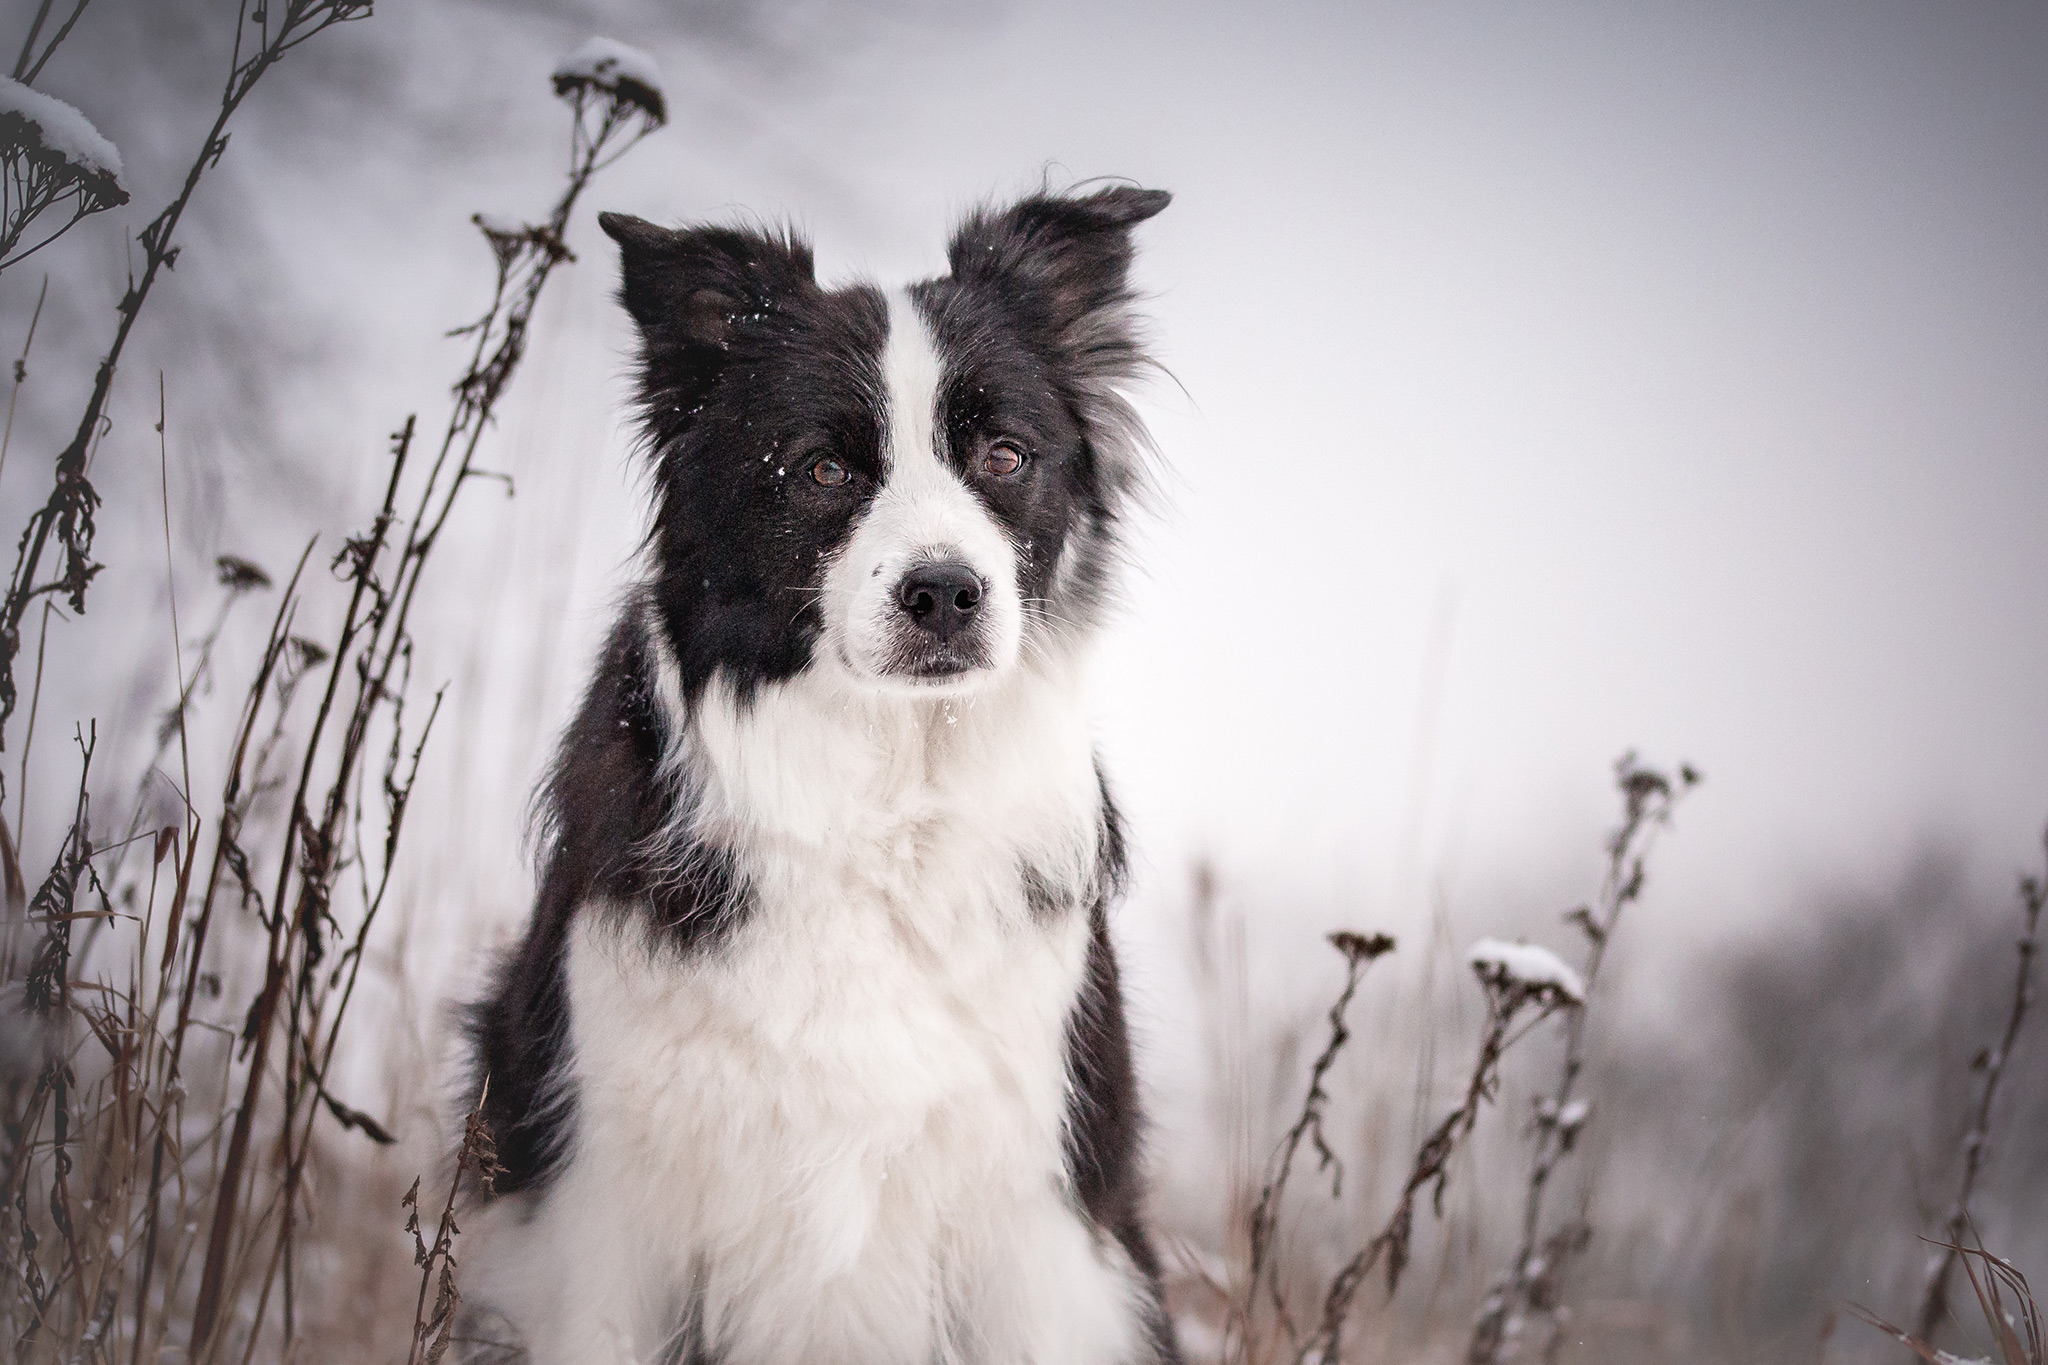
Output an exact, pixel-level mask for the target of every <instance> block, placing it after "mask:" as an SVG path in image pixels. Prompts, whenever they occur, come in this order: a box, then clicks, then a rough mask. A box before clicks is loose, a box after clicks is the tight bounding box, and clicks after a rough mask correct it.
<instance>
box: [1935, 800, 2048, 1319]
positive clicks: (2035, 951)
mask: <svg viewBox="0 0 2048 1365" xmlns="http://www.w3.org/2000/svg"><path fill="white" fill-rule="evenodd" d="M2041 842H2042V848H2043V851H2044V853H2048V832H2044V833H2043V835H2042V840H2041ZM2044 902H2048V870H2044V873H2043V875H2042V876H2039V877H2035V876H2025V877H2022V878H2020V924H2021V928H2020V937H2019V942H2018V944H2017V946H2016V949H2015V953H2016V957H2017V961H2016V962H2015V963H2014V967H2013V984H2012V1005H2011V1007H2010V1008H2009V1009H2008V1010H2007V1011H2006V1016H2005V1028H2004V1030H2003V1031H2002V1032H2001V1033H2000V1034H1999V1036H1998V1040H1997V1041H1996V1042H1995V1043H1994V1044H1993V1045H1992V1046H1990V1047H1988V1048H1986V1049H1984V1050H1983V1051H1982V1052H1979V1053H1978V1054H1977V1056H1976V1058H1975V1059H1974V1061H1972V1063H1971V1070H1973V1071H1975V1072H1976V1073H1977V1075H1978V1082H1977V1102H1976V1104H1975V1105H1974V1106H1973V1107H1972V1109H1971V1112H1970V1124H1969V1128H1968V1129H1967V1130H1966V1131H1965V1132H1964V1134H1963V1174H1962V1179H1961V1181H1960V1182H1959V1183H1958V1185H1957V1187H1956V1197H1955V1200H1954V1201H1953V1202H1952V1203H1951V1204H1950V1205H1949V1210H1948V1216H1947V1217H1946V1218H1944V1219H1943V1220H1942V1228H1941V1230H1942V1236H1941V1238H1940V1242H1939V1244H1940V1246H1941V1248H1942V1251H1941V1254H1940V1255H1939V1256H1938V1257H1936V1258H1935V1260H1934V1263H1933V1264H1932V1265H1931V1266H1930V1267H1929V1268H1928V1274H1927V1287H1926V1290H1925V1291H1924V1293H1923V1295H1922V1297H1921V1300H1920V1315H1919V1332H1918V1333H1917V1335H1918V1336H1919V1337H1920V1338H1921V1339H1922V1340H1926V1341H1932V1340H1933V1339H1934V1333H1935V1331H1936V1329H1938V1328H1939V1327H1940V1326H1941V1320H1942V1319H1943V1318H1944V1317H1946V1316H1947V1314H1948V1306H1949V1305H1948V1295H1949V1284H1950V1282H1951V1280H1952V1279H1953V1278H1954V1275H1955V1270H1956V1265H1957V1263H1958V1261H1959V1260H1960V1259H1961V1258H1962V1257H1963V1255H1964V1253H1963V1250H1962V1245H1963V1239H1964V1236H1965V1235H1966V1234H1967V1233H1968V1232H1969V1230H1970V1224H1971V1219H1970V1200H1971V1199H1972V1197H1973V1196H1975V1194H1976V1192H1977V1180H1978V1177H1980V1176H1981V1175H1982V1174H1983V1172H1984V1163H1985V1161H1986V1160H1987V1158H1988V1156H1989V1153H1990V1150H1991V1118H1992V1113H1993V1110H1994V1107H1995V1106H1996V1104H1997V1103H1998V1090H1999V1083H2000V1082H2001V1081H2002V1080H2004V1079H2005V1068H2006V1064H2007V1063H2008V1062H2009V1061H2010V1060H2011V1058H2012V1050H2013V1046H2014V1044H2016V1043H2018V1041H2019V1036H2020V1029H2021V1027H2022V1026H2023V1025H2024V1024H2025V1023H2026V1021H2027V1010H2028V1007H2029V1006H2030V1005H2031V1004H2032V1003H2033V995H2034V959H2035V957H2036V956H2037V955H2039V953H2040V951H2041V946H2040V945H2041V937H2040V934H2041V909H2042V905H2043V903H2044ZM1973 1278H1974V1277H1973Z"/></svg>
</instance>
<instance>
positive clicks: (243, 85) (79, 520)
mask: <svg viewBox="0 0 2048 1365" xmlns="http://www.w3.org/2000/svg"><path fill="white" fill-rule="evenodd" d="M269 3H270V5H272V6H275V7H276V8H277V10H278V13H277V15H276V22H275V23H274V24H273V23H272V21H271V17H270V15H269V13H268V10H266V9H265V8H264V7H263V6H262V5H259V6H258V7H257V10H256V12H255V15H254V16H253V17H252V16H250V15H248V14H244V15H243V16H242V18H241V19H239V20H238V21H237V26H236V31H235V55H234V60H233V62H232V64H231V66H230V68H229V72H228V78H227V81H226V83H225V85H224V86H223V87H222V90H221V101H220V109H219V112H218V113H217V114H216V116H215V118H214V121H213V126H212V127H211V128H210V129H209V130H208V132H207V134H206V137H205V138H204V140H202V141H201V143H200V145H199V151H198V154H197V155H195V156H194V157H193V159H192V164H191V166H190V167H189V168H188V169H187V170H186V173H185V180H184V183H183V185H182V186H181V187H180V189H179V191H178V193H177V194H176V196H174V197H173V198H172V200H171V202H170V203H169V204H168V205H166V206H165V207H164V209H163V211H162V212H160V213H159V214H157V216H156V217H155V218H153V219H151V220H150V222H149V224H148V226H146V227H144V228H143V230H142V233H141V235H140V237H139V239H138V240H139V241H140V242H141V245H142V251H143V267H142V275H141V277H140V278H139V279H134V278H131V279H130V281H129V284H128V288H127V290H126V291H125V292H124V293H123V294H122V296H121V299H120V302H119V303H118V304H116V305H115V312H116V314H117V315H118V317H119V323H118V325H117V326H116V327H115V329H114V340H113V344H112V345H110V346H109V347H108V348H107V353H106V354H105V355H104V356H103V357H101V359H100V363H99V368H98V369H97V370H96V371H95V373H94V375H93V385H92V392H91V395H90V396H89V397H88V398H87V400H86V404H85V410H84V411H83V412H82V413H81V414H80V416H79V420H78V428H77V431H76V432H75V433H74V434H73V436H72V438H71V442H70V444H69V445H67V446H65V447H64V449H63V450H62V451H60V452H59V453H58V455H57V460H56V470H55V473H56V478H55V483H54V486H53V487H52V488H51V491H50V497H49V500H48V501H47V502H46V503H44V505H43V506H41V507H39V508H37V509H36V511H35V512H34V513H33V514H31V516H30V517H29V523H28V527H27V529H26V530H24V531H23V532H22V538H21V548H20V550H19V552H18V554H17V556H16V560H15V566H14V573H13V576H12V578H11V579H10V581H9V583H8V587H7V592H6V595H5V597H4V599H0V748H4V747H5V744H6V725H7V721H8V720H9V718H11V717H12V716H13V714H14V706H15V685H14V664H15V660H16V657H17V656H18V655H19V653H20V651H21V620H22V617H23V615H24V614H25V613H26V612H27V611H28V608H29V606H30V604H31V603H33V602H34V601H35V599H36V598H38V597H42V596H45V595H47V594H52V593H61V594H62V595H63V596H64V598H65V599H66V600H67V601H68V602H69V603H70V604H71V609H72V610H73V611H75V612H83V611H84V610H85V592H86V588H87V587H88V585H90V583H91V582H92V579H93V576H94V575H95V574H96V573H98V571H99V567H100V566H99V565H98V564H96V563H94V562H93V559H92V541H93V533H94V514H95V511H96V509H97V508H98V506H99V501H100V499H99V494H98V493H97V492H96V491H95V490H94V489H93V486H92V484H91V483H90V482H88V481H87V478H86V471H87V466H88V463H89V459H90V455H91V452H92V448H93V446H94V444H95V443H96V442H97V440H98V438H99V436H100V433H101V431H102V429H103V427H102V424H103V423H104V421H105V418H106V410H107V399H108V397H109V395H110V394H111V393H112V391H113V384H114V374H115V371H116V370H117V369H118V368H119V366H120V363H121V354H122V352H123V351H124V350H125V349H126V348H127V345H128V338H129V336H130V335H131V334H132V332H133V331H134V328H135V322H136V319H137V318H139V317H140V316H141V315H142V307H143V304H144V303H146V302H147V301H148V299H149V294H150V290H151V289H152V288H153V287H154V286H155V284H156V281H157V277H158V275H159V274H160V273H161V272H162V271H163V270H165V269H167V268H168V267H169V266H170V265H171V264H172V263H174V262H175V261H176V259H177V255H178V248H177V247H176V246H175V245H173V239H174V238H175V236H176V234H177V229H178V224H179V222H180V221H181V220H182V219H183V217H184V214H185V209H186V206H187V205H189V204H190V203H191V201H192V195H193V193H194V192H195V191H196V190H197V189H198V188H199V182H200V179H201V178H202V177H203V176H204V175H205V174H206V172H207V171H208V170H209V169H210V168H211V167H213V166H214V165H216V164H218V163H219V161H220V157H221V153H222V152H224V151H226V150H227V125H228V121H229V120H230V119H232V118H233V117H234V115H235V111H236V110H237V109H239V108H240V107H241V105H242V101H243V100H245V99H246V98H248V95H249V92H250V91H252V90H254V89H255V88H256V84H257V82H258V81H260V80H261V79H262V78H263V76H264V74H265V73H266V72H268V71H269V70H270V68H271V67H273V66H275V65H276V64H277V63H278V62H279V61H281V60H282V59H283V58H284V56H285V54H286V53H288V52H290V51H291V50H292V49H293V48H295V47H297V46H299V44H301V43H303V42H306V41H308V40H309V39H311V38H313V37H314V36H316V35H317V34H319V33H321V32H323V31H325V30H326V29H328V28H330V27H332V26H333V25H335V24H337V23H340V22H343V21H345V20H348V19H352V18H356V17H358V16H359V15H361V14H365V13H367V12H368V10H369V6H368V4H367V3H366V0H269ZM245 31H250V32H253V33H254V34H255V36H256V40H257V41H256V46H255V48H254V50H253V51H252V52H251V53H250V54H249V55H248V56H247V57H246V58H245V57H244V56H243V55H242V43H243V34H244V32H245ZM52 536H55V537H56V539H57V540H58V541H59V542H60V544H61V547H62V554H63V568H62V570H61V572H59V573H58V575H57V576H56V577H54V578H52V579H49V580H47V581H38V579H39V576H40V573H41V570H42V559H43V554H44V552H45V550H46V549H47V548H48V546H49V542H50V539H51V537H52Z"/></svg>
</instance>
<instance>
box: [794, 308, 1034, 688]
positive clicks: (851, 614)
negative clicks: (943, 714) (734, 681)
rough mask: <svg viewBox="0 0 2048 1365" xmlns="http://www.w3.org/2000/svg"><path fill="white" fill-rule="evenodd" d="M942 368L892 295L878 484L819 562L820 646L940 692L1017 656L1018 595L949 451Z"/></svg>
mask: <svg viewBox="0 0 2048 1365" xmlns="http://www.w3.org/2000/svg"><path fill="white" fill-rule="evenodd" d="M942 373H943V366H942V362H941V360H940V357H939V353H938V348H937V345H936V342H935V340H934V338H933V337H932V335H931V332H930V329H929V328H928V326H927V325H926V323H925V321H924V319H923V318H922V317H920V316H919V314H918V310H917V307H916V305H915V304H914V303H912V302H911V299H910V297H909V295H908V294H907V293H904V292H898V293H896V294H893V295H891V296H890V299H889V335H888V341H887V344H886V347H885V349H884V350H883V353H882V365H881V378H882V394H881V395H880V396H881V398H882V402H883V413H882V419H883V420H882V424H881V427H882V432H883V442H882V444H883V450H882V458H883V464H882V478H881V484H880V487H879V488H877V489H876V490H875V493H874V495H873V497H872V498H871V499H870V501H869V502H868V505H867V509H866V510H865V511H864V512H863V513H862V514H861V516H860V518H859V519H858V520H857V521H856V522H855V523H854V525H853V530H852V534H851V535H850V536H849V537H848V539H847V541H846V545H845V548H844V550H843V551H842V552H841V553H840V554H839V555H838V556H837V558H836V560H835V562H834V563H833V564H832V566H831V567H830V568H829V569H827V570H826V573H825V582H824V602H823V606H824V615H825V643H826V646H827V652H828V654H829V655H830V656H831V657H833V658H836V659H837V660H838V661H839V662H840V663H842V664H843V665H844V666H845V667H846V669H847V670H848V671H849V672H851V673H852V674H853V675H854V676H855V677H856V678H858V679H862V680H865V681H871V682H876V683H881V684H883V685H884V686H892V685H893V686H900V687H904V688H908V689H914V690H916V691H919V692H925V693H931V692H938V693H941V694H944V693H952V692H958V691H964V690H968V689H971V688H972V687H973V686H974V685H975V683H976V682H978V681H980V680H982V679H986V678H988V677H989V676H991V675H993V674H996V673H999V672H1001V671H1002V670H1004V669H1006V668H1008V667H1010V666H1011V665H1012V664H1013V663H1015V662H1016V659H1017V655H1018V652H1019V649H1020V646H1021V642H1022V638H1023V629H1024V607H1023V602H1022V600H1021V596H1020V592H1019V587H1018V573H1017V547H1016V546H1015V545H1014V544H1012V542H1011V539H1010V535H1009V532H1008V531H1007V530H1006V529H1005V528H1004V527H1003V526H1002V525H1001V524H1000V523H999V522H998V521H997V520H996V518H995V517H994V516H993V515H992V514H991V512H990V509H989V506H988V504H987V503H985V502H983V501H982V499H981V498H980V497H979V496H978V495H977V494H976V493H975V492H974V490H973V489H971V488H969V487H968V485H967V483H966V482H965V480H963V479H962V478H961V476H960V474H959V473H957V472H956V471H955V469H954V467H953V465H952V463H951V462H950V461H949V460H948V459H947V457H946V452H945V447H944V446H943V445H942V440H943V437H942V433H941V430H940V425H939V403H940V380H941V375H942ZM1005 463H1006V460H1005V459H1004V458H1003V457H1001V456H999V457H998V459H997V461H996V465H997V468H998V469H1000V468H1002V467H1003V465H1004V464H1005ZM986 465H987V462H986V461H984V469H983V471H982V472H983V473H984V475H985V476H986V477H1001V475H1000V474H991V473H989V472H988V470H987V468H986ZM1016 473H1021V464H1020V468H1019V470H1017V471H1015V472H1013V473H1012V475H1011V477H1015V474H1016Z"/></svg>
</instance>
